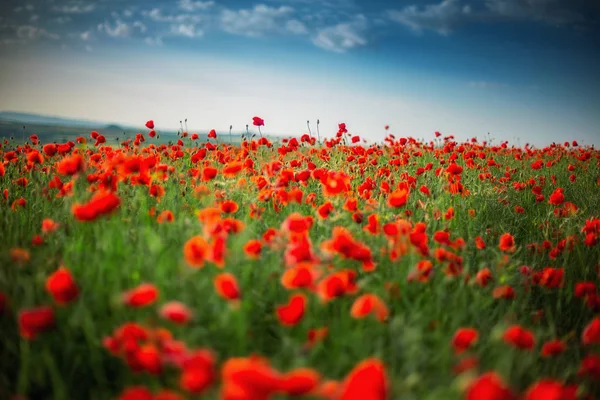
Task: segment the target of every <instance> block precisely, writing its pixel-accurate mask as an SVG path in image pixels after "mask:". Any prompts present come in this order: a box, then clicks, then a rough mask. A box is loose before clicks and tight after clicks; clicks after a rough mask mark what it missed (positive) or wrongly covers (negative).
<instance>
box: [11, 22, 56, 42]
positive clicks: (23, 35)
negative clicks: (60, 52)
mask: <svg viewBox="0 0 600 400" xmlns="http://www.w3.org/2000/svg"><path fill="white" fill-rule="evenodd" d="M17 38H18V39H21V40H36V39H40V38H46V39H53V40H57V39H59V38H60V36H59V35H57V34H55V33H50V32H48V31H47V30H45V29H43V28H38V27H36V26H32V25H22V26H19V27H18V28H17Z"/></svg>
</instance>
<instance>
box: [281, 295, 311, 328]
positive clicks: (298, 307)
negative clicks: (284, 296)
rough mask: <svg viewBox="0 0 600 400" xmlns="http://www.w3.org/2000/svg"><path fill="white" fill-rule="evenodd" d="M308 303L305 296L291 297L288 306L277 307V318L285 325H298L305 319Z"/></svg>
mask: <svg viewBox="0 0 600 400" xmlns="http://www.w3.org/2000/svg"><path fill="white" fill-rule="evenodd" d="M307 301H308V300H307V299H306V296H305V295H303V294H295V295H293V296H291V297H290V299H289V301H288V303H287V304H284V305H281V306H278V307H277V310H276V314H277V318H278V319H279V321H280V322H281V323H282V324H283V325H286V326H292V325H296V324H297V323H298V322H300V320H301V319H302V317H304V311H305V310H306V303H307Z"/></svg>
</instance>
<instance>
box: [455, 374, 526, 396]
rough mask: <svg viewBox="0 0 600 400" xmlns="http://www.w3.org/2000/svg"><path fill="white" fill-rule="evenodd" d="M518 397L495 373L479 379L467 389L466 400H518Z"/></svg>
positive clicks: (484, 375)
mask: <svg viewBox="0 0 600 400" xmlns="http://www.w3.org/2000/svg"><path fill="white" fill-rule="evenodd" d="M517 398H518V397H517V396H516V395H515V394H514V393H513V392H512V391H511V390H510V389H509V388H508V386H506V385H505V384H504V382H503V381H502V379H501V378H500V377H499V376H498V374H496V373H495V372H488V373H486V374H483V375H481V376H480V377H479V378H477V379H476V380H475V381H474V382H473V383H472V384H471V385H470V386H469V388H468V389H467V393H466V396H465V399H466V400H517Z"/></svg>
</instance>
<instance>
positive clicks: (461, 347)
mask: <svg viewBox="0 0 600 400" xmlns="http://www.w3.org/2000/svg"><path fill="white" fill-rule="evenodd" d="M478 338H479V333H478V332H477V330H476V329H473V328H459V329H457V330H456V332H455V333H454V336H453V337H452V347H453V348H454V352H455V353H456V354H461V353H463V352H464V351H466V350H468V349H469V347H471V346H472V345H473V344H475V343H477V339H478Z"/></svg>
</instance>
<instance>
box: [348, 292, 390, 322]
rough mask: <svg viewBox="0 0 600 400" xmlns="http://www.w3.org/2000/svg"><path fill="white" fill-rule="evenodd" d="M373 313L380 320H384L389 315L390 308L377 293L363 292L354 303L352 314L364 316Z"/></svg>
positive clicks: (358, 316)
mask: <svg viewBox="0 0 600 400" xmlns="http://www.w3.org/2000/svg"><path fill="white" fill-rule="evenodd" d="M369 314H373V315H374V316H375V317H376V318H377V320H378V321H379V322H384V321H385V320H386V319H387V318H388V315H389V310H388V308H387V306H386V305H385V303H384V302H383V301H382V300H381V299H380V298H379V297H378V296H377V295H375V294H371V293H368V294H363V295H362V296H360V297H358V298H357V299H356V300H355V301H354V303H353V304H352V308H351V309H350V315H351V316H352V317H353V318H357V319H358V318H364V317H366V316H367V315H369Z"/></svg>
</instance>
